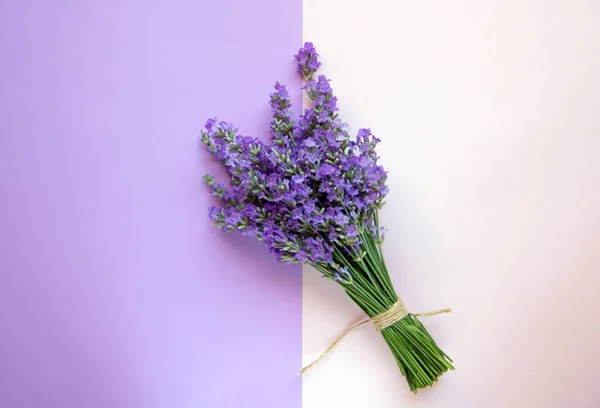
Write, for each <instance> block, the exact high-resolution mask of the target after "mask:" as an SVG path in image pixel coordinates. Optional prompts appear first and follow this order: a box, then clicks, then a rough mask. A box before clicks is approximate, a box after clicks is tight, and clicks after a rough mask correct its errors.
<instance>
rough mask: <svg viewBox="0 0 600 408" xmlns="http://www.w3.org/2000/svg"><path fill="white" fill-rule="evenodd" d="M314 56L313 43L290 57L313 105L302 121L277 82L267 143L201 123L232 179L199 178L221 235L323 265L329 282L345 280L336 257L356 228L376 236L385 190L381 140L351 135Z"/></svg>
mask: <svg viewBox="0 0 600 408" xmlns="http://www.w3.org/2000/svg"><path fill="white" fill-rule="evenodd" d="M317 57H318V54H317V52H316V50H315V48H314V46H313V45H312V44H311V43H306V44H305V45H304V47H303V48H301V49H300V50H299V52H298V54H297V55H296V59H297V61H298V72H299V73H300V74H301V75H302V76H303V78H304V79H305V80H306V84H305V86H304V89H305V91H306V92H307V94H308V96H309V98H310V100H311V101H312V106H311V107H310V108H309V109H306V110H305V111H304V112H303V114H301V115H300V116H299V117H296V116H295V115H294V113H293V112H292V110H291V109H292V103H291V99H290V96H289V93H288V91H287V89H286V87H285V86H284V85H282V84H280V83H276V84H275V87H274V91H273V93H271V95H270V99H269V105H270V108H271V113H272V118H273V120H272V122H271V143H270V144H265V143H263V142H261V141H260V140H258V139H256V138H252V137H249V136H243V135H240V134H239V132H238V129H236V128H235V127H234V126H233V125H232V124H230V123H227V122H219V121H217V119H216V118H211V119H209V120H208V121H207V123H206V126H205V130H204V131H202V133H201V136H202V142H203V143H204V144H205V145H206V148H207V150H208V151H209V152H210V153H211V154H213V155H214V156H215V158H216V159H217V160H218V161H219V162H220V163H221V164H222V165H223V167H224V168H225V170H226V172H227V174H228V176H229V178H230V184H231V186H230V187H228V186H225V185H224V184H221V183H219V182H217V180H216V179H215V178H214V177H212V176H206V177H205V181H206V183H207V184H208V185H209V186H210V189H211V193H212V194H213V195H214V196H215V197H216V198H217V199H218V200H219V201H220V205H218V206H212V207H210V209H209V216H210V218H211V219H212V220H213V223H214V224H215V225H216V226H217V227H219V228H221V229H223V230H224V231H232V230H234V229H236V230H239V231H241V232H242V234H244V235H253V236H256V237H257V238H258V239H259V240H262V241H263V242H264V244H265V245H266V246H267V248H268V249H269V251H270V252H271V253H272V254H273V255H274V256H275V257H276V258H277V259H278V260H280V261H282V262H291V263H299V262H300V263H304V262H306V263H310V264H313V265H329V266H330V267H331V268H333V270H335V271H337V272H336V274H335V276H333V275H332V276H329V277H330V278H331V279H335V280H337V281H339V282H340V283H344V282H345V283H348V282H350V279H351V276H350V274H349V272H348V270H347V269H344V268H343V267H341V268H340V267H339V265H337V264H336V263H335V262H334V259H335V253H336V251H339V250H340V248H341V247H344V246H345V247H350V248H356V247H357V246H360V242H361V241H360V240H359V231H365V232H364V233H369V234H376V233H377V231H376V230H373V226H374V221H373V220H374V214H375V212H376V211H377V210H378V209H379V208H381V206H382V205H383V200H384V198H385V195H386V194H387V192H388V189H387V185H386V180H387V173H386V172H385V170H384V169H383V167H381V166H380V165H379V164H378V159H379V157H378V156H377V154H376V151H375V148H376V146H377V144H378V143H379V139H377V138H375V137H374V136H373V135H372V133H371V131H370V129H359V131H358V135H357V137H356V139H354V140H353V139H352V138H351V137H350V134H349V133H348V129H349V127H348V125H347V124H346V123H344V122H343V121H342V120H341V119H340V118H339V116H338V110H339V109H338V106H337V98H336V97H335V96H334V94H333V89H332V87H331V82H330V80H329V79H327V78H326V77H325V76H324V75H319V76H318V77H316V79H315V78H314V74H315V73H316V71H317V70H318V68H319V66H320V62H319V61H318V59H317ZM374 236H375V235H374ZM340 246H341V247H340ZM336 265H337V266H336Z"/></svg>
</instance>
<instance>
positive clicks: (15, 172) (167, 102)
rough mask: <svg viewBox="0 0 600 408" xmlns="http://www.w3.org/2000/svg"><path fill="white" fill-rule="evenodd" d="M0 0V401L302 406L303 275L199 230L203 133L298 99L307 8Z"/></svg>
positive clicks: (258, 250) (141, 406)
mask: <svg viewBox="0 0 600 408" xmlns="http://www.w3.org/2000/svg"><path fill="white" fill-rule="evenodd" d="M0 6H1V7H0V50H1V54H0V407H2V408H17V407H19V408H84V407H85V408H120V407H123V408H175V407H176V408H188V407H189V408H191V407H194V408H198V407H202V408H229V407H232V408H234V407H235V408H237V407H261V408H280V407H286V408H299V407H300V397H301V390H300V387H301V380H300V378H299V377H298V376H297V375H296V373H297V370H298V367H299V366H300V360H301V332H300V330H301V326H300V323H301V315H300V313H301V303H300V302H301V293H300V290H301V279H300V278H301V274H300V268H299V267H297V268H290V267H286V266H283V265H281V264H278V263H277V262H275V261H274V260H273V259H272V258H271V256H270V255H268V254H267V253H266V251H264V250H263V249H262V247H261V246H260V245H258V243H256V242H254V241H253V240H247V239H242V238H241V237H239V236H226V235H225V234H223V233H221V232H220V231H218V230H217V229H215V228H213V227H212V226H211V225H210V222H209V220H208V210H207V208H208V205H209V203H210V202H211V201H212V200H211V198H210V195H209V194H208V191H207V189H206V188H205V186H204V185H203V182H202V178H201V177H202V176H203V175H204V173H205V172H207V171H216V170H217V166H215V165H214V163H213V161H212V160H211V159H210V158H209V157H208V155H207V154H204V152H203V151H202V149H201V148H200V143H199V140H200V139H199V132H200V130H201V128H202V127H203V125H204V123H205V121H206V119H207V118H209V117H212V116H217V115H218V116H219V117H220V119H224V120H228V121H231V122H234V123H235V124H236V125H237V126H238V127H239V128H240V130H241V132H243V134H251V135H257V136H259V135H260V136H264V137H266V136H267V134H268V123H269V106H268V101H269V93H270V92H271V91H272V87H273V84H274V82H275V80H276V79H280V80H282V81H284V82H287V83H288V84H290V85H291V88H290V90H291V91H292V92H293V93H294V98H295V100H297V101H298V104H299V102H300V99H299V95H300V93H299V91H298V89H299V87H300V81H299V79H297V75H295V73H294V69H295V66H294V62H293V57H292V55H293V53H294V51H295V50H296V49H297V48H298V47H299V45H300V43H301V3H300V1H299V0H298V1H296V0H292V1H287V2H285V3H281V2H279V1H275V0H265V1H258V2H252V3H251V4H250V3H249V2H246V1H241V0H227V1H219V2H214V1H213V2H210V1H191V0H177V1H156V0H152V1H144V2H140V1H121V0H110V1H95V0H94V1H87V0H86V1H72V0H65V1H27V2H9V1H0ZM273 32H277V33H279V34H278V35H273Z"/></svg>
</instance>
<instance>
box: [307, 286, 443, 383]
mask: <svg viewBox="0 0 600 408" xmlns="http://www.w3.org/2000/svg"><path fill="white" fill-rule="evenodd" d="M450 312H452V309H440V310H435V311H432V312H424V313H409V312H408V311H407V309H406V307H405V306H404V303H403V302H402V300H401V299H400V298H398V300H396V302H395V303H394V304H393V305H392V307H390V308H389V309H388V310H386V311H384V312H383V313H381V314H378V315H376V316H373V317H371V318H369V319H366V320H363V321H361V322H359V323H357V324H355V325H353V326H351V327H349V328H348V329H346V330H345V331H344V332H343V333H342V334H340V335H339V336H338V337H337V338H336V339H335V340H334V341H333V342H332V343H331V344H330V345H329V347H327V349H325V351H324V352H323V353H321V355H320V356H319V357H317V358H316V359H315V360H313V361H312V362H311V363H310V364H309V365H307V366H305V367H304V368H302V370H301V371H300V374H304V373H306V372H307V371H308V370H309V369H310V368H312V367H313V366H314V365H316V364H317V363H318V362H319V361H321V360H322V359H323V358H324V357H325V356H326V355H327V354H329V352H330V351H331V350H333V349H334V348H335V346H337V345H338V343H339V342H340V341H342V339H343V338H344V337H346V336H347V335H348V334H350V333H352V332H353V331H354V330H356V329H358V328H360V327H362V326H364V325H366V324H367V323H369V322H371V323H372V324H373V326H374V327H375V330H377V331H379V332H381V331H383V330H384V329H387V328H388V327H391V326H393V325H395V324H396V323H399V322H400V321H402V320H403V319H404V318H405V317H407V316H409V315H410V316H420V317H424V316H435V315H438V314H442V313H450ZM384 337H386V336H385V335H384ZM388 337H392V336H388ZM386 341H387V339H386ZM412 341H413V342H414V341H415V339H413V340H412ZM388 344H390V343H389V342H388ZM390 347H391V346H390ZM392 351H394V350H393V349H392ZM450 361H451V360H450ZM448 368H450V369H452V368H453V367H452V366H451V365H450V366H449V367H448ZM444 371H446V370H444ZM440 375H441V374H440ZM434 381H435V380H434ZM411 390H412V391H416V388H415V389H412V388H411Z"/></svg>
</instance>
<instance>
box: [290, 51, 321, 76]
mask: <svg viewBox="0 0 600 408" xmlns="http://www.w3.org/2000/svg"><path fill="white" fill-rule="evenodd" d="M318 56H319V54H317V50H316V49H315V47H314V45H313V44H312V43H311V42H306V43H304V47H302V48H300V50H299V51H298V54H297V55H296V56H295V57H296V60H297V61H298V73H299V74H300V75H302V77H303V78H304V79H306V80H309V79H311V78H312V76H313V74H314V73H315V72H317V70H318V69H319V67H320V66H321V63H320V62H319V61H318V59H317V57H318Z"/></svg>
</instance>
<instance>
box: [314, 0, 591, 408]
mask: <svg viewBox="0 0 600 408" xmlns="http://www.w3.org/2000/svg"><path fill="white" fill-rule="evenodd" d="M303 24H304V38H305V40H311V41H313V42H314V43H315V44H316V46H317V49H318V50H319V52H320V53H321V55H322V60H323V62H324V63H323V72H324V73H326V74H327V75H328V76H329V77H331V78H332V79H333V82H332V86H333V88H334V91H335V93H336V94H337V96H338V98H339V100H340V106H341V115H342V116H343V118H345V119H346V120H347V121H349V122H350V125H351V127H352V128H353V129H354V130H357V129H358V128H359V127H370V128H371V129H372V130H373V132H374V134H376V135H378V136H379V137H380V138H382V139H383V143H382V145H381V150H380V153H381V156H382V158H383V164H384V165H385V166H386V167H387V170H389V177H390V190H391V193H390V195H389V199H388V202H387V205H386V206H385V208H384V210H383V212H382V220H383V224H384V225H385V226H386V227H387V228H388V230H389V232H388V235H387V238H386V243H385V253H386V259H387V261H388V265H389V266H390V269H391V271H392V274H393V281H394V283H395V286H396V288H397V290H398V292H399V293H400V294H401V295H402V296H403V298H404V300H405V303H406V304H407V306H408V307H409V309H410V310H413V311H415V312H421V311H428V310H434V309H438V308H444V307H452V308H453V309H454V312H453V313H452V314H451V315H442V316H437V317H430V318H424V319H423V322H424V324H425V325H426V326H427V327H428V328H429V329H430V331H431V333H432V334H433V336H434V338H435V339H436V340H438V342H439V344H440V345H441V346H442V347H443V348H444V350H446V351H447V352H448V353H449V354H450V355H451V356H452V357H453V358H454V359H455V362H456V367H457V370H456V371H455V372H451V373H449V374H447V375H446V376H444V377H443V378H442V379H441V381H440V382H439V383H438V384H437V385H436V387H435V388H432V389H428V390H426V391H424V392H422V393H420V394H419V395H417V396H415V395H412V394H411V393H410V392H409V390H408V387H407V386H406V384H405V382H404V379H403V377H402V376H401V375H400V373H399V371H398V369H397V367H396V366H395V363H394V361H393V359H392V357H391V355H390V354H389V351H388V350H387V346H386V345H385V343H384V342H383V340H382V339H381V338H380V336H379V335H378V334H377V333H375V331H374V330H372V329H371V328H369V327H364V328H362V329H360V330H359V331H358V332H356V333H354V334H352V335H350V336H348V337H347V338H346V339H345V340H344V341H343V342H342V343H341V344H340V345H339V346H338V347H337V348H336V349H335V350H334V351H333V352H332V353H331V354H330V355H329V356H328V357H327V358H326V359H325V360H324V361H322V362H321V363H320V364H319V365H318V366H317V367H315V368H313V370H312V371H310V372H309V373H308V374H306V375H305V376H304V379H303V407H304V408H331V407H344V408H375V407H376V408H392V407H393V408H397V407H407V408H408V407H411V408H416V407H428V408H431V407H439V408H567V407H569V408H570V407H573V408H596V407H599V406H600V391H599V385H600V380H599V378H600V377H599V375H598V372H597V368H598V366H599V365H600V355H599V354H598V353H597V352H596V350H598V349H599V347H600V325H598V317H597V312H598V310H599V308H600V297H598V293H599V292H600V274H599V273H598V272H599V270H600V160H599V157H600V76H599V72H600V3H598V2H597V1H570V2H562V1H531V0H527V1H516V0H510V1H504V2H472V1H470V2H467V1H454V2H445V1H429V2H409V1H376V2H365V1H358V0H344V1H342V0H337V1H336V0H328V1H321V0H304V22H303ZM303 297H304V303H303V305H304V312H303V324H304V330H303V339H304V340H303V344H304V361H305V363H308V362H309V361H310V360H311V359H313V358H314V357H316V356H317V355H318V354H319V353H320V352H321V351H322V350H323V349H324V348H325V347H326V346H327V345H328V344H329V342H330V341H331V340H333V339H334V338H335V336H337V335H338V334H339V333H340V332H341V331H343V330H344V329H345V328H346V327H348V325H350V324H352V323H354V322H355V321H357V320H358V319H360V318H361V317H362V316H361V313H360V312H359V311H358V309H357V308H356V307H354V306H353V304H352V303H351V302H350V301H349V300H347V299H345V298H344V295H343V294H342V293H341V291H340V290H338V288H337V287H336V286H335V285H334V284H332V283H331V282H329V281H326V280H322V279H321V278H320V277H319V276H318V273H316V272H314V271H311V270H305V273H304V290H303Z"/></svg>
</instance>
